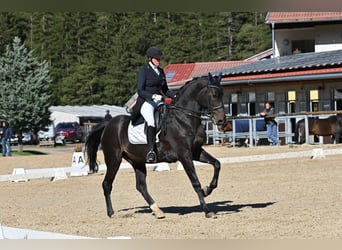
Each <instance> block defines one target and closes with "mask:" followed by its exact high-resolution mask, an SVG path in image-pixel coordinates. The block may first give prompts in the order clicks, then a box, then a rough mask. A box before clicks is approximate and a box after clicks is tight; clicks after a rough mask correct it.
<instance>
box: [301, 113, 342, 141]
mask: <svg viewBox="0 0 342 250" xmlns="http://www.w3.org/2000/svg"><path fill="white" fill-rule="evenodd" d="M308 122H309V134H310V135H315V136H331V143H334V142H335V143H340V136H341V135H342V116H340V115H332V116H329V117H328V118H318V117H308ZM295 141H296V142H298V143H304V142H305V120H304V119H301V120H300V121H298V122H297V123H296V130H295Z"/></svg>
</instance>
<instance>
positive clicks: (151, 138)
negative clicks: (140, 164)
mask: <svg viewBox="0 0 342 250" xmlns="http://www.w3.org/2000/svg"><path fill="white" fill-rule="evenodd" d="M155 141H156V128H155V127H152V126H148V127H147V146H148V148H149V151H148V153H147V155H146V162H148V163H155V162H157V154H156V153H155V152H154V143H155Z"/></svg>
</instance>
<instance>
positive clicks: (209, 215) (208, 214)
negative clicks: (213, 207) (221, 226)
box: [205, 212, 217, 219]
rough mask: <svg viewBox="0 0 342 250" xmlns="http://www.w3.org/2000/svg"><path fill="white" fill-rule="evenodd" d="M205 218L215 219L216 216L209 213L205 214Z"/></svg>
mask: <svg viewBox="0 0 342 250" xmlns="http://www.w3.org/2000/svg"><path fill="white" fill-rule="evenodd" d="M205 217H206V218H208V219H216V218H217V215H216V214H215V213H214V212H209V213H206V214H205Z"/></svg>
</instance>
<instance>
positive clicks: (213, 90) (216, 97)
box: [207, 72, 226, 126]
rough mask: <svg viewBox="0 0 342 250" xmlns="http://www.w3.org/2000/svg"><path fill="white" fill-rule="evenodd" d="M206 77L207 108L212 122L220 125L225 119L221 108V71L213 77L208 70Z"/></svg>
mask: <svg viewBox="0 0 342 250" xmlns="http://www.w3.org/2000/svg"><path fill="white" fill-rule="evenodd" d="M208 79H209V82H208V93H207V108H208V111H209V113H210V116H211V118H212V120H213V122H214V123H215V124H216V125H218V126H220V125H222V124H224V123H225V121H226V115H225V113H224V108H223V89H222V87H221V79H222V73H220V74H219V75H218V76H215V77H214V76H212V75H211V73H210V72H209V73H208Z"/></svg>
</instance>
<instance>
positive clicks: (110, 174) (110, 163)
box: [102, 152, 122, 217]
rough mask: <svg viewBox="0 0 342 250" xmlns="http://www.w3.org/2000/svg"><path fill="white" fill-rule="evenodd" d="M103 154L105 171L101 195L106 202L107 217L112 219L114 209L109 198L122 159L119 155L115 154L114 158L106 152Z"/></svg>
mask: <svg viewBox="0 0 342 250" xmlns="http://www.w3.org/2000/svg"><path fill="white" fill-rule="evenodd" d="M104 154H105V162H106V166H107V171H106V175H105V178H104V180H103V182H102V188H103V194H104V196H105V200H106V207H107V215H108V216H109V217H112V215H113V214H114V209H113V206H112V200H111V198H110V194H111V192H112V188H113V181H114V178H115V176H116V174H117V172H118V170H119V167H120V164H121V159H122V158H121V156H120V153H117V154H116V157H115V155H113V154H109V153H108V152H107V153H105V152H104Z"/></svg>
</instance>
